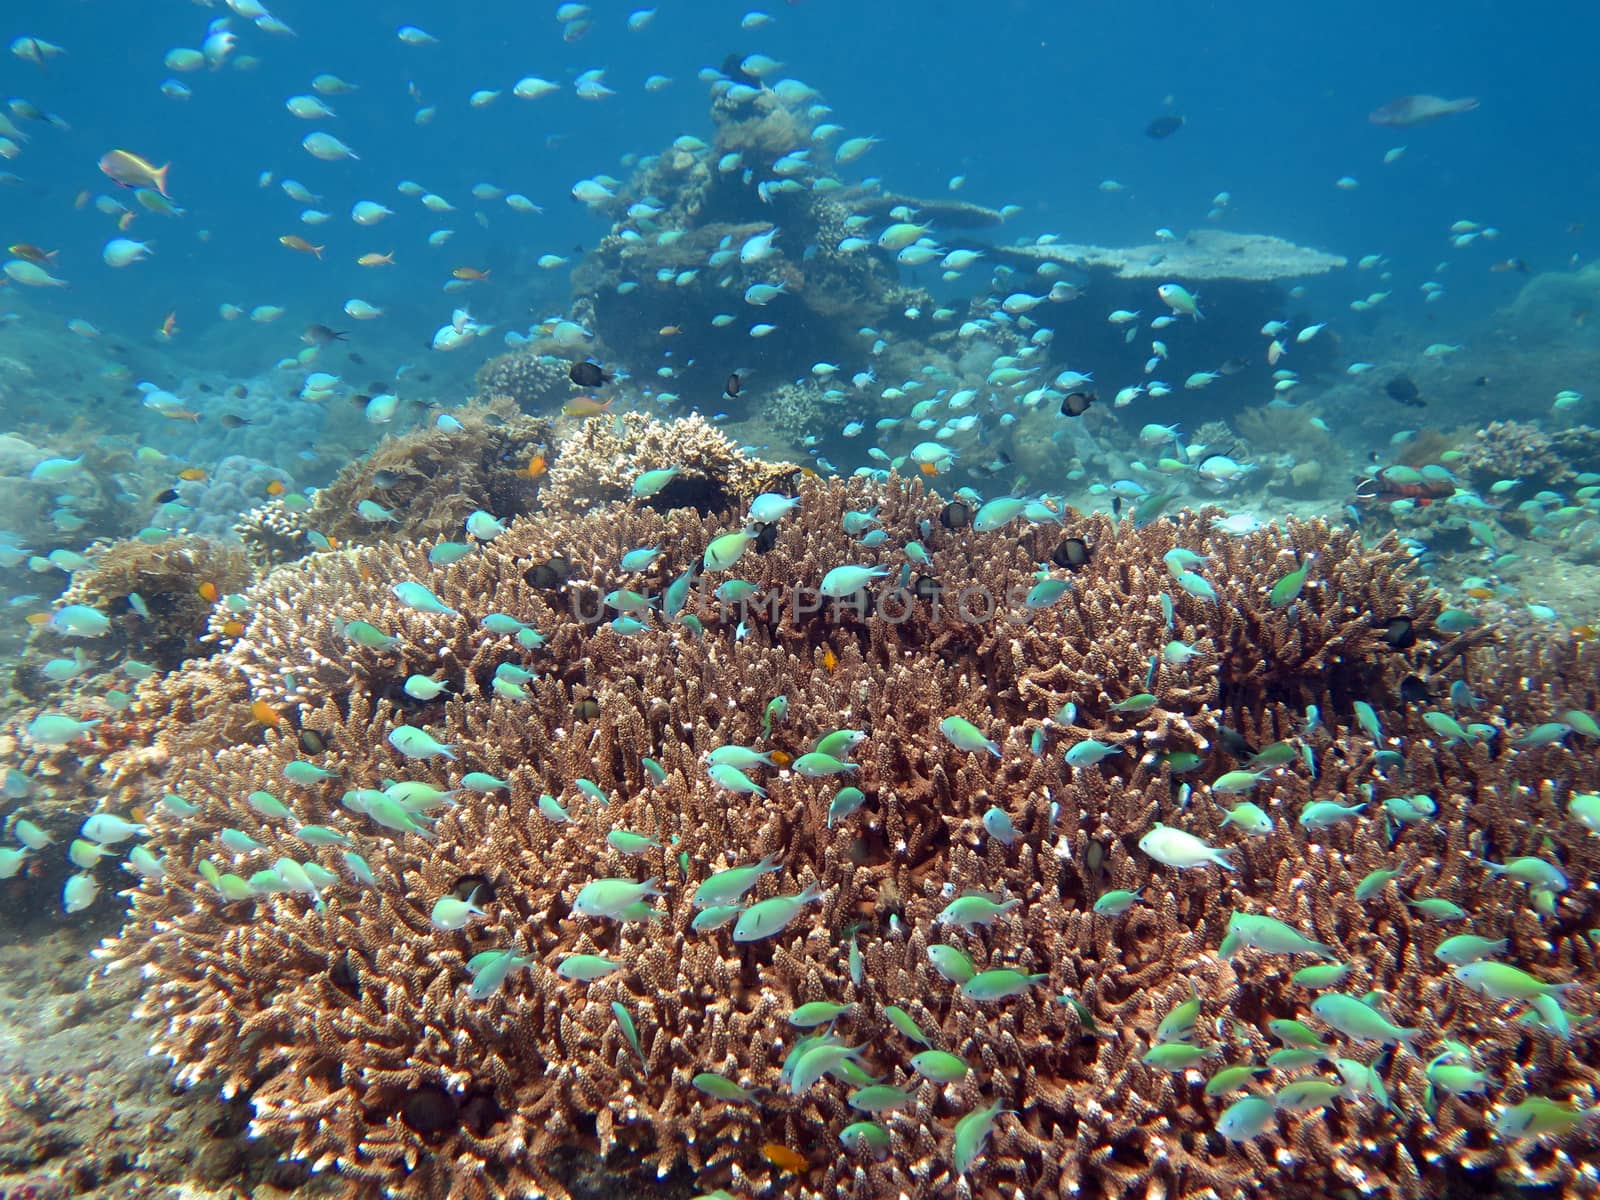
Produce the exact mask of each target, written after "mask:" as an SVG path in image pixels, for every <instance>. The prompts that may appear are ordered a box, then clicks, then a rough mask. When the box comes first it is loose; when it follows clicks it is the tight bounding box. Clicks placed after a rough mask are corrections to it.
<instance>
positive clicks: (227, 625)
mask: <svg viewBox="0 0 1600 1200" xmlns="http://www.w3.org/2000/svg"><path fill="white" fill-rule="evenodd" d="M222 632H223V634H224V635H225V636H227V637H238V636H239V635H240V634H241V633H243V632H244V622H243V621H238V620H234V621H224V622H223V623H222Z"/></svg>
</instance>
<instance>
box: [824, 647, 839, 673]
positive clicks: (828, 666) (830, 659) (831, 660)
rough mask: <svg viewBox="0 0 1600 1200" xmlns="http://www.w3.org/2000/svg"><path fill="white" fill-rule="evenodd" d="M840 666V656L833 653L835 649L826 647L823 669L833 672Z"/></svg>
mask: <svg viewBox="0 0 1600 1200" xmlns="http://www.w3.org/2000/svg"><path fill="white" fill-rule="evenodd" d="M838 665H839V656H838V655H837V654H835V653H834V652H833V647H832V646H828V647H825V648H824V649H823V651H822V669H823V670H824V671H832V670H833V669H834V668H835V667H837V666H838Z"/></svg>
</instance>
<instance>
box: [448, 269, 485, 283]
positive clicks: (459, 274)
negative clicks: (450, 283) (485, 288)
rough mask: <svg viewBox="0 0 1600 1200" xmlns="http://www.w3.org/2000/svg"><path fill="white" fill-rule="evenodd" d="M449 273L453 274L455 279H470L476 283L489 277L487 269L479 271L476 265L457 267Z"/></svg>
mask: <svg viewBox="0 0 1600 1200" xmlns="http://www.w3.org/2000/svg"><path fill="white" fill-rule="evenodd" d="M450 274H452V275H454V276H455V277H456V278H457V279H470V280H471V281H472V282H474V283H478V282H481V281H482V280H485V279H487V278H489V272H488V271H480V270H478V268H477V267H457V268H456V269H455V270H454V271H451V272H450Z"/></svg>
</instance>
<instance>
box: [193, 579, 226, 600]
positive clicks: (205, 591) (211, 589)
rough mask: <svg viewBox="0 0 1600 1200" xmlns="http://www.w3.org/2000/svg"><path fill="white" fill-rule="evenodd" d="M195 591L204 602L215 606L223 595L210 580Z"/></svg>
mask: <svg viewBox="0 0 1600 1200" xmlns="http://www.w3.org/2000/svg"><path fill="white" fill-rule="evenodd" d="M195 590H196V591H197V592H199V593H200V599H202V600H204V601H205V602H206V603H207V604H215V603H216V602H217V600H218V598H219V597H221V595H222V591H221V589H219V588H218V587H217V585H216V584H214V583H212V582H211V581H210V580H209V579H208V580H206V581H205V582H204V583H202V584H201V585H200V586H199V587H198V588H196V589H195Z"/></svg>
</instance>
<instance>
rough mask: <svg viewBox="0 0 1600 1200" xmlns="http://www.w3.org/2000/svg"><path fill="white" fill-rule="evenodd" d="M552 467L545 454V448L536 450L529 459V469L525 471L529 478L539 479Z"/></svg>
mask: <svg viewBox="0 0 1600 1200" xmlns="http://www.w3.org/2000/svg"><path fill="white" fill-rule="evenodd" d="M549 469H550V463H549V461H548V460H547V459H546V458H545V456H544V451H543V450H535V451H534V452H533V457H532V458H530V459H529V460H528V469H527V470H526V471H525V472H523V473H524V474H525V475H527V477H528V478H529V479H538V478H539V477H540V476H541V475H543V474H544V473H545V472H546V471H548V470H549Z"/></svg>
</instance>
